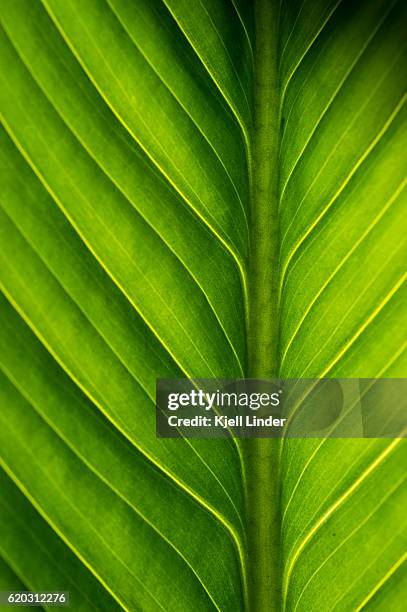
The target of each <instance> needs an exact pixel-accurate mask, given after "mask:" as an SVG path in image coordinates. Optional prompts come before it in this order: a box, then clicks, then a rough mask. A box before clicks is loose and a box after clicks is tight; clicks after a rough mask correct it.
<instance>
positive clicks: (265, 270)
mask: <svg viewBox="0 0 407 612" xmlns="http://www.w3.org/2000/svg"><path fill="white" fill-rule="evenodd" d="M279 12H280V7H279V2H278V0H256V2H255V34H256V47H255V68H254V126H253V134H252V151H253V163H252V164H250V166H251V181H250V183H251V233H250V262H249V272H250V274H249V325H248V329H247V335H248V353H249V359H248V362H249V369H248V375H249V377H250V378H263V379H267V378H268V379H270V378H276V377H277V376H278V373H279V354H278V351H279V349H278V344H279V316H278V299H277V296H278V280H279V279H278V258H279V238H278V235H279V220H278V200H279V197H278V157H279V139H280V92H279V75H278V70H279V68H278V67H279V60H278V38H279V36H278V34H279V32H278V23H279ZM245 451H246V465H247V475H248V476H247V485H246V491H245V493H246V511H247V557H246V559H247V561H246V563H247V568H248V577H249V584H248V606H249V609H250V610H253V611H257V610H259V611H260V610H279V609H280V607H281V595H280V593H281V577H280V573H281V572H280V548H281V547H280V524H281V521H280V503H279V479H278V471H279V470H278V464H279V461H278V459H279V441H278V440H277V439H252V440H248V441H246V443H245Z"/></svg>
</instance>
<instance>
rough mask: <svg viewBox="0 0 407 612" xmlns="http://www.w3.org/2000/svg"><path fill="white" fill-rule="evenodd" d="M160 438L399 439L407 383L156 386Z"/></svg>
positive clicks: (404, 426) (162, 382)
mask: <svg viewBox="0 0 407 612" xmlns="http://www.w3.org/2000/svg"><path fill="white" fill-rule="evenodd" d="M156 431H157V436H158V437H160V438H179V437H184V438H228V437H237V438H280V437H285V438H401V437H405V436H406V432H407V379H405V378H381V379H375V378H358V379H357V378H341V379H339V378H324V379H310V378H306V379H305V378H301V379H284V380H279V379H273V380H254V379H194V380H190V379H158V380H157V385H156Z"/></svg>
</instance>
